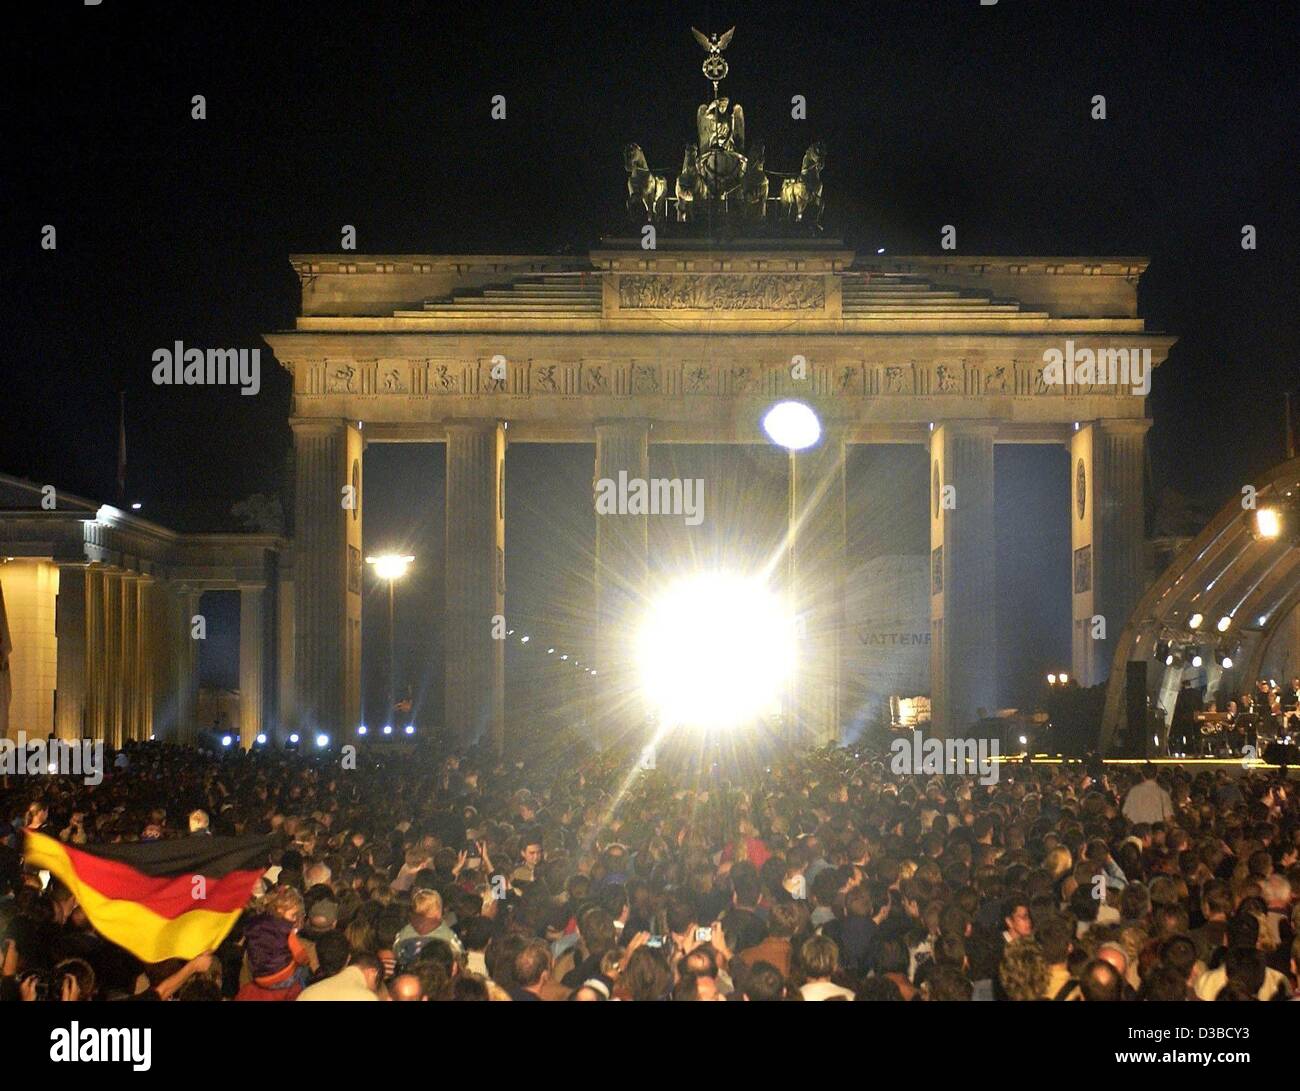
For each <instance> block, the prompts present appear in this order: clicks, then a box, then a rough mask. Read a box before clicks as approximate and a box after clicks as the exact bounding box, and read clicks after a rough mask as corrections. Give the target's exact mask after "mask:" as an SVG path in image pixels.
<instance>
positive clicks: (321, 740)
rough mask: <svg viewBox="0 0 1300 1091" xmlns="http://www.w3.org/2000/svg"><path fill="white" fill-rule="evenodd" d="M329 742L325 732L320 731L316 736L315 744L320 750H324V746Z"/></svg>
mask: <svg viewBox="0 0 1300 1091" xmlns="http://www.w3.org/2000/svg"><path fill="white" fill-rule="evenodd" d="M329 744H330V737H329V736H328V735H326V734H325V732H323V731H322V732H321V733H320V734H319V735H317V736H316V745H317V746H319V747H320V748H321V749H322V750H324V749H325V747H327V746H329Z"/></svg>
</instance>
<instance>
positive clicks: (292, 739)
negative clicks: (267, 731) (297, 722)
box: [289, 731, 298, 746]
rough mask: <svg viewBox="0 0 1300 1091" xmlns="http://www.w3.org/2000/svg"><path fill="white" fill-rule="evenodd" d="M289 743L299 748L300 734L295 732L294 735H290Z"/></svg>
mask: <svg viewBox="0 0 1300 1091" xmlns="http://www.w3.org/2000/svg"><path fill="white" fill-rule="evenodd" d="M289 741H290V742H291V743H293V745H294V746H297V745H298V732H296V731H295V732H294V733H293V734H292V735H290V736H289Z"/></svg>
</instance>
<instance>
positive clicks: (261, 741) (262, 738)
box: [254, 734, 266, 746]
mask: <svg viewBox="0 0 1300 1091" xmlns="http://www.w3.org/2000/svg"><path fill="white" fill-rule="evenodd" d="M254 741H255V742H256V743H257V745H258V746H265V745H266V736H265V735H264V734H259V735H258V736H257V738H256V739H255V740H254Z"/></svg>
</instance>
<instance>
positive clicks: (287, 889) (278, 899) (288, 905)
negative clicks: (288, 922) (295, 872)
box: [257, 886, 303, 923]
mask: <svg viewBox="0 0 1300 1091" xmlns="http://www.w3.org/2000/svg"><path fill="white" fill-rule="evenodd" d="M257 909H258V911H259V912H262V913H273V914H275V915H276V916H277V917H285V916H290V917H291V918H292V919H293V920H295V921H297V922H299V923H301V922H302V918H303V904H302V895H301V894H299V893H298V891H296V890H295V889H294V888H293V887H291V886H274V887H272V888H271V889H270V890H269V891H267V893H265V894H264V895H262V897H261V898H259V899H258V902H257Z"/></svg>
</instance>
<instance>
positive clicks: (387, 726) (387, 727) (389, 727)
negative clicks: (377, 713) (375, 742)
mask: <svg viewBox="0 0 1300 1091" xmlns="http://www.w3.org/2000/svg"><path fill="white" fill-rule="evenodd" d="M392 733H393V725H392V724H384V734H385V735H391V734H392Z"/></svg>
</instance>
